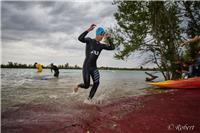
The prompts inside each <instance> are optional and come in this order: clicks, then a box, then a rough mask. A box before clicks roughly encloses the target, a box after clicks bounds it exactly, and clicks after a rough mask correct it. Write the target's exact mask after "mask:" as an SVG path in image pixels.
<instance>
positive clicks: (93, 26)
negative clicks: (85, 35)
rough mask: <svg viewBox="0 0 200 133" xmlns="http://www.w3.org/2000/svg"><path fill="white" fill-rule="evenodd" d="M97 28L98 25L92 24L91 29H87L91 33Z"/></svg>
mask: <svg viewBox="0 0 200 133" xmlns="http://www.w3.org/2000/svg"><path fill="white" fill-rule="evenodd" d="M95 27H96V25H95V24H92V25H91V26H90V28H88V29H87V31H88V32H90V31H92V30H93V29H94V28H95Z"/></svg>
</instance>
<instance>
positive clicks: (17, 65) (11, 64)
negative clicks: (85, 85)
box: [1, 62, 157, 71]
mask: <svg viewBox="0 0 200 133" xmlns="http://www.w3.org/2000/svg"><path fill="white" fill-rule="evenodd" d="M1 68H34V65H33V64H22V63H17V62H8V64H1ZM43 68H44V69H49V68H50V65H47V66H45V65H43ZM58 68H59V69H82V67H80V66H78V65H74V66H70V65H69V63H66V64H64V65H58ZM99 69H101V70H143V71H157V69H156V68H143V67H140V68H119V67H103V66H102V67H99Z"/></svg>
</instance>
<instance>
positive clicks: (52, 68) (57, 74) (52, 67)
mask: <svg viewBox="0 0 200 133" xmlns="http://www.w3.org/2000/svg"><path fill="white" fill-rule="evenodd" d="M52 70H54V77H58V76H59V69H58V67H57V66H55V65H53V66H51V71H52Z"/></svg>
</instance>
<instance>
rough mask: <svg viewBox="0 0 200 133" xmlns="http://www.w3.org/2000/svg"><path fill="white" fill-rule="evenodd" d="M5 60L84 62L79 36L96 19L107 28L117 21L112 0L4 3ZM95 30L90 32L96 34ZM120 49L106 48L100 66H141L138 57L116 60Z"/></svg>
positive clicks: (28, 62) (96, 21)
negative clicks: (107, 49) (115, 55)
mask: <svg viewBox="0 0 200 133" xmlns="http://www.w3.org/2000/svg"><path fill="white" fill-rule="evenodd" d="M1 6H2V7H1V8H2V14H1V21H2V23H1V26H2V33H1V34H2V63H4V64H7V62H8V61H12V62H19V63H27V64H33V63H34V62H39V63H41V64H44V65H48V64H50V63H51V62H53V63H54V64H56V65H58V64H65V63H67V62H68V63H69V64H70V65H75V64H77V65H79V66H82V64H83V61H84V58H85V44H83V43H81V42H79V41H78V39H77V38H78V36H79V35H80V34H81V33H82V32H84V31H85V30H86V29H87V28H88V27H89V26H90V24H92V23H95V24H97V26H102V27H104V28H105V29H106V28H108V27H112V26H114V25H115V24H116V21H115V19H114V17H113V13H114V12H115V11H116V7H115V6H114V5H112V1H96V2H80V1H76V2H72V1H58V2H56V1H50V2H47V1H37V2H36V1H35V2H34V1H32V2H30V1H25V2H24V1H14V2H11V1H9V2H2V3H1ZM94 33H95V30H94V31H92V32H91V33H89V34H88V36H89V37H91V38H94V37H95V34H94ZM115 52H116V51H105V50H104V51H102V53H101V55H100V57H99V59H98V61H97V64H98V66H111V67H138V66H139V60H137V59H135V58H138V57H135V56H132V57H131V58H129V59H128V60H127V61H121V60H116V59H114V58H113V55H114V53H115Z"/></svg>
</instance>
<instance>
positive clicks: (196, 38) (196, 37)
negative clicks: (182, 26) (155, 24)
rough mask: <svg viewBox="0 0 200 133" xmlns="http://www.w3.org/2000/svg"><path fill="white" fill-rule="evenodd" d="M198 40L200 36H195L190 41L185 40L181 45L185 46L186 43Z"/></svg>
mask: <svg viewBox="0 0 200 133" xmlns="http://www.w3.org/2000/svg"><path fill="white" fill-rule="evenodd" d="M196 41H200V36H195V37H194V38H192V39H190V40H188V41H185V42H184V43H182V44H181V46H184V45H186V44H190V43H193V42H196Z"/></svg>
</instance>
